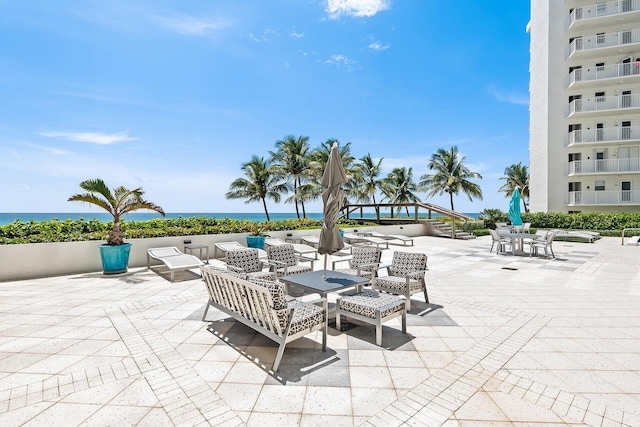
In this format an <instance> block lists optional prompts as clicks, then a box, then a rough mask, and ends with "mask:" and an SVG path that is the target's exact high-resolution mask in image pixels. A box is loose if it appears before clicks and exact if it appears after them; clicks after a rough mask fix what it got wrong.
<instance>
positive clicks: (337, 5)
mask: <svg viewBox="0 0 640 427" xmlns="http://www.w3.org/2000/svg"><path fill="white" fill-rule="evenodd" d="M390 4H391V3H390V1H389V0H328V1H327V7H326V9H325V10H326V11H327V13H328V14H329V17H330V18H331V19H338V18H340V17H341V16H342V15H346V16H355V17H359V18H362V17H367V18H368V17H371V16H374V15H375V14H377V13H378V12H381V11H383V10H387V9H389V8H390Z"/></svg>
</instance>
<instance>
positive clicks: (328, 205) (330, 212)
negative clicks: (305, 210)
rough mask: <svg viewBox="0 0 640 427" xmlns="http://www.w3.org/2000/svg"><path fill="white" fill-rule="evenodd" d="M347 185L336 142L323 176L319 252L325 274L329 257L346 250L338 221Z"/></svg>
mask: <svg viewBox="0 0 640 427" xmlns="http://www.w3.org/2000/svg"><path fill="white" fill-rule="evenodd" d="M346 183H347V174H346V173H345V171H344V166H343V165H342V158H341V157H340V151H339V149H338V144H337V143H335V142H334V143H333V146H332V147H331V153H330V154H329V160H328V161H327V165H326V166H325V169H324V174H323V175H322V186H323V187H324V188H325V190H324V192H323V193H322V203H323V210H322V213H323V222H322V230H320V242H319V244H318V252H319V253H320V254H324V270H325V272H326V270H327V255H330V254H332V253H334V252H337V251H339V250H340V249H342V248H344V242H343V241H342V237H340V230H339V229H338V227H336V221H337V220H338V212H340V209H341V208H342V204H343V201H344V191H342V188H341V185H343V184H346Z"/></svg>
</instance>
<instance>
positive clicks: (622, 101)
mask: <svg viewBox="0 0 640 427" xmlns="http://www.w3.org/2000/svg"><path fill="white" fill-rule="evenodd" d="M625 108H640V93H633V94H624V95H615V96H596V97H593V98H586V99H574V100H573V101H571V102H570V103H569V107H568V109H567V116H571V115H572V114H575V113H589V112H592V111H606V110H619V109H625Z"/></svg>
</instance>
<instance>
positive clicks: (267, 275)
mask: <svg viewBox="0 0 640 427" xmlns="http://www.w3.org/2000/svg"><path fill="white" fill-rule="evenodd" d="M247 279H248V280H249V281H251V279H262V280H271V281H275V280H277V279H278V278H277V276H276V273H274V272H273V271H254V272H252V273H248V274H247Z"/></svg>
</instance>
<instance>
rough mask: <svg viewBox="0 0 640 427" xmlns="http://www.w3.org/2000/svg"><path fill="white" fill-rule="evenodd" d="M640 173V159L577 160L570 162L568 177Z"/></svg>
mask: <svg viewBox="0 0 640 427" xmlns="http://www.w3.org/2000/svg"><path fill="white" fill-rule="evenodd" d="M606 173H615V174H619V173H640V159H637V158H634V159H604V160H576V161H573V162H569V169H568V171H567V175H569V176H572V175H588V174H606Z"/></svg>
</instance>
